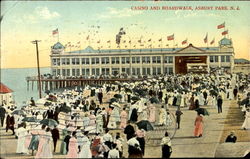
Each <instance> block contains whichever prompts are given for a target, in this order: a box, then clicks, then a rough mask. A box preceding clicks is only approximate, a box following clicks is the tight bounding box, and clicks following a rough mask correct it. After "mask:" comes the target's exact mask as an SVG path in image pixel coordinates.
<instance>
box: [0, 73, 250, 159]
mask: <svg viewBox="0 0 250 159" xmlns="http://www.w3.org/2000/svg"><path fill="white" fill-rule="evenodd" d="M249 81H250V78H249V76H248V75H244V74H187V75H161V76H158V77H155V78H148V79H145V80H144V81H141V82H126V83H125V82H124V83H120V82H118V81H117V82H115V83H113V84H103V85H94V84H92V85H86V86H85V87H76V88H74V89H65V90H64V91H62V92H58V93H51V92H49V91H47V92H46V93H47V94H46V95H45V96H44V97H43V98H41V99H39V100H37V101H35V100H34V99H33V98H31V99H30V100H29V101H28V102H27V103H26V104H25V105H23V106H22V107H20V109H17V108H16V107H13V106H10V105H5V104H3V105H2V106H0V115H1V126H2V127H3V126H5V127H6V132H8V130H12V132H13V135H15V136H16V138H17V149H16V153H22V154H31V155H35V158H53V155H54V152H56V150H57V149H60V154H62V155H66V156H65V157H67V158H92V157H94V158H122V157H129V158H135V157H140V158H141V157H143V156H144V155H145V136H146V134H147V131H153V129H154V126H155V125H159V126H165V127H168V126H171V124H172V125H173V124H175V123H176V124H177V131H178V129H180V125H181V115H182V114H183V112H182V111H181V110H182V109H187V110H196V111H197V116H196V117H195V126H194V134H193V135H194V136H195V137H197V138H199V137H202V135H203V122H204V119H203V116H204V115H207V113H206V112H204V110H203V112H202V111H198V110H199V109H200V108H201V107H202V106H204V105H208V106H211V107H214V108H217V109H218V113H222V111H223V102H224V100H237V102H238V105H239V108H240V109H241V111H243V113H244V116H245V121H244V123H243V124H242V129H244V130H246V131H249V129H250V110H249V109H250V102H249V98H250V93H249V90H250V86H249V83H250V82H249ZM170 107H176V112H175V113H174V114H175V118H171V117H170V113H169V108H170ZM156 110H158V111H156ZM157 112H159V114H157ZM156 116H159V117H156ZM142 123H143V124H142ZM149 127H151V129H149ZM114 130H117V131H114ZM111 131H112V132H115V133H111ZM123 136H126V137H123ZM236 139H237V138H236V137H235V136H234V134H233V133H231V134H230V135H229V136H228V138H227V139H226V142H236ZM58 140H61V142H60V143H61V144H60V145H59V144H58V143H59V142H58ZM125 144H127V145H126V146H127V147H128V149H127V152H128V156H125V155H124V147H125ZM51 145H53V146H51ZM161 150H162V157H163V158H169V157H170V156H171V153H172V144H171V138H170V135H169V132H167V131H166V133H165V135H164V136H162V140H161Z"/></svg>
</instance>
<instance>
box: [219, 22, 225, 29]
mask: <svg viewBox="0 0 250 159" xmlns="http://www.w3.org/2000/svg"><path fill="white" fill-rule="evenodd" d="M221 28H225V22H224V23H222V24H220V25H218V26H217V29H221Z"/></svg>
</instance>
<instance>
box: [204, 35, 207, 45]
mask: <svg viewBox="0 0 250 159" xmlns="http://www.w3.org/2000/svg"><path fill="white" fill-rule="evenodd" d="M204 43H207V35H206V37H205V38H204Z"/></svg>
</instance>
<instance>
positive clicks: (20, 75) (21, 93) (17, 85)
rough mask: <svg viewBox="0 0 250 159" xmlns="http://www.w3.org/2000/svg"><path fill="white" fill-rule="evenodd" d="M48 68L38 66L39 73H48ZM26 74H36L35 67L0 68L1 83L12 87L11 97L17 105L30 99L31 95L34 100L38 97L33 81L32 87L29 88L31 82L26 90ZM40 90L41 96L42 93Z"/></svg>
mask: <svg viewBox="0 0 250 159" xmlns="http://www.w3.org/2000/svg"><path fill="white" fill-rule="evenodd" d="M50 72H51V71H50V68H49V67H47V68H40V73H41V74H47V73H50ZM27 76H37V68H11V69H1V76H0V80H1V82H2V83H3V84H5V85H6V86H8V87H9V88H10V89H12V90H13V91H14V92H13V98H14V101H15V102H16V105H17V107H20V106H21V105H23V102H24V101H25V102H26V101H28V100H30V98H31V97H33V98H34V99H35V100H38V98H39V91H38V89H37V87H36V84H35V83H34V89H33V91H32V90H31V83H30V87H29V91H28V90H27V82H26V77H27ZM44 94H45V93H44V91H42V96H43V95H44Z"/></svg>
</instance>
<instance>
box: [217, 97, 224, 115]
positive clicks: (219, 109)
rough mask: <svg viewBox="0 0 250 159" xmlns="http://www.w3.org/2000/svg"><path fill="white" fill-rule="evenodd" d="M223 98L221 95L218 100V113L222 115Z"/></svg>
mask: <svg viewBox="0 0 250 159" xmlns="http://www.w3.org/2000/svg"><path fill="white" fill-rule="evenodd" d="M222 103H223V100H222V97H221V96H220V95H219V96H218V98H217V107H218V113H222Z"/></svg>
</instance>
